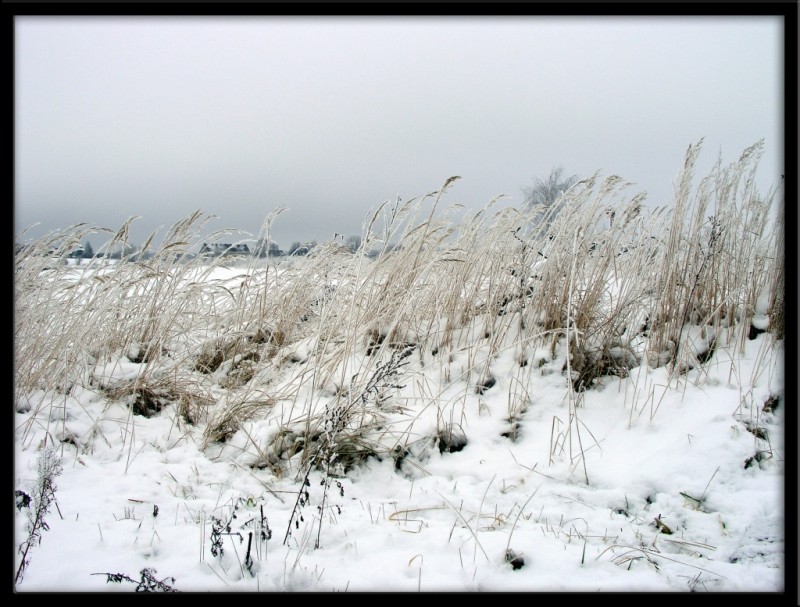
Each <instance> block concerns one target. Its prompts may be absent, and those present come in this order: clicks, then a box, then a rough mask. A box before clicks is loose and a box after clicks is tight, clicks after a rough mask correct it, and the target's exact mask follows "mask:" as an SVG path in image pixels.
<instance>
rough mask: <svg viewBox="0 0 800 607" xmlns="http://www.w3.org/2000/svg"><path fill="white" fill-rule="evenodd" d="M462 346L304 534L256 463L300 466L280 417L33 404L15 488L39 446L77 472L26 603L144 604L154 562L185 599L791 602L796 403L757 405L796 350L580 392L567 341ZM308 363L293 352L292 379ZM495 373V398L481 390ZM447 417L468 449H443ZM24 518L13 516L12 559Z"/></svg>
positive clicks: (736, 353)
mask: <svg viewBox="0 0 800 607" xmlns="http://www.w3.org/2000/svg"><path fill="white" fill-rule="evenodd" d="M476 327H477V325H476ZM467 333H469V338H470V339H474V340H476V341H477V342H480V339H481V332H480V330H479V329H476V328H475V327H472V328H471V329H469V331H467ZM465 339H466V337H465ZM509 339H510V338H509ZM698 339H699V336H698ZM705 339H709V337H708V336H706V338H705ZM462 341H463V340H462ZM718 341H722V340H718ZM458 343H459V341H458V339H456V340H454V342H453V344H454V345H453V346H452V356H451V357H450V362H449V364H445V363H443V362H441V360H440V362H437V363H435V364H434V363H430V361H429V360H428V361H427V362H426V361H424V360H423V361H420V359H419V357H416V356H415V355H412V356H411V357H410V360H412V361H413V364H411V365H409V367H408V368H406V369H405V370H404V371H405V374H404V379H403V381H402V382H401V383H404V384H406V387H405V388H404V389H402V390H399V391H398V396H399V397H403V396H405V397H407V401H406V406H405V408H404V407H398V410H397V411H395V412H394V413H393V415H396V416H398V418H402V419H405V420H406V422H407V424H412V423H413V430H412V432H413V435H414V436H415V437H416V439H415V440H414V441H412V442H410V443H409V444H408V445H407V447H408V454H407V455H406V456H405V457H404V458H400V457H398V458H390V457H384V458H383V459H382V461H378V460H377V459H376V458H369V459H367V460H366V462H364V463H361V464H359V465H356V466H354V467H353V468H351V469H350V470H349V471H348V472H347V474H345V475H344V476H342V477H340V478H335V479H330V480H331V484H330V487H329V490H328V494H327V498H326V503H325V511H324V515H323V516H322V517H321V519H320V517H319V515H318V511H317V506H319V505H320V502H321V500H322V498H323V489H324V487H323V485H321V483H324V482H325V477H324V476H323V474H322V472H320V471H312V472H311V474H310V476H309V481H310V485H309V486H308V487H307V489H308V492H309V502H310V503H309V504H307V505H306V506H304V507H300V508H299V509H298V512H299V513H300V514H301V515H302V517H303V518H302V520H300V519H298V517H297V516H293V508H294V505H295V503H296V500H297V496H298V490H299V489H300V488H301V487H302V485H301V482H300V480H299V479H298V478H297V477H296V475H295V474H289V475H284V476H280V475H278V474H276V473H275V472H274V471H273V470H272V469H271V468H270V466H265V467H262V468H259V467H258V466H253V464H254V463H256V462H258V461H259V459H261V460H262V461H263V457H266V453H267V451H268V449H269V448H272V449H273V452H272V453H273V456H274V457H279V458H280V457H283V458H286V457H288V455H287V452H285V451H284V452H283V454H282V455H281V453H280V451H281V450H280V448H278V449H277V450H278V454H276V453H275V452H274V449H275V443H274V441H273V439H274V437H275V436H276V435H277V433H278V429H279V428H278V425H277V422H276V420H277V419H284V420H288V419H290V418H291V417H292V415H293V413H292V411H290V410H288V409H286V410H282V409H284V408H286V407H287V405H286V403H278V404H276V405H275V409H274V410H273V413H274V414H273V416H272V417H271V418H268V419H253V420H251V421H248V422H246V423H245V424H243V426H242V428H241V429H240V430H239V431H238V432H236V433H235V434H234V435H233V436H231V437H230V439H229V440H228V441H226V442H225V443H211V444H208V445H204V441H203V439H202V428H201V426H199V425H198V426H192V425H189V424H187V423H185V422H183V423H182V422H180V420H179V417H178V415H177V413H176V404H174V403H170V404H167V405H166V406H165V407H164V408H163V409H162V410H161V411H160V412H159V413H157V414H156V415H154V416H152V417H149V418H147V417H142V416H139V415H133V414H132V413H131V410H130V408H129V407H128V406H126V403H125V402H124V401H123V402H121V401H110V400H109V399H108V398H107V396H106V395H105V394H104V393H102V392H101V391H100V390H99V388H98V389H89V388H82V387H75V388H74V389H73V391H72V392H71V393H70V394H69V395H63V394H62V395H56V396H55V397H54V396H53V395H52V393H49V394H45V393H43V392H38V393H33V394H30V395H28V396H27V397H26V400H25V402H24V403H18V405H17V412H16V413H15V460H16V461H15V466H16V468H15V470H16V472H15V489H17V490H23V491H25V492H26V493H28V494H32V493H33V492H34V488H35V486H36V483H37V463H38V459H39V457H40V454H41V450H40V449H39V447H40V446H41V445H42V444H43V443H44V439H45V437H46V436H49V437H50V440H51V441H53V439H55V442H56V445H57V449H58V451H57V452H58V455H59V456H60V457H61V458H62V463H63V472H62V474H61V475H59V476H58V477H57V478H56V479H55V481H56V485H57V491H56V493H55V499H56V504H57V509H51V511H50V512H49V513H48V514H47V516H46V522H47V525H48V528H47V529H46V530H45V531H43V532H42V537H41V543H40V544H37V545H34V546H33V547H32V548H31V550H30V552H29V555H28V556H29V564H28V567H27V568H26V570H25V572H24V577H23V578H22V581H21V582H20V583H18V584H17V585H16V590H17V591H18V592H44V591H55V590H57V591H88V592H131V591H133V590H134V589H135V587H136V586H135V584H134V583H131V581H130V580H134V581H135V582H139V580H140V572H141V571H142V570H144V569H145V568H150V569H152V570H155V573H154V574H153V575H154V577H155V578H157V579H158V580H164V581H165V583H166V584H168V585H169V586H171V587H172V588H175V589H177V590H179V591H228V590H235V591H261V592H267V591H319V592H328V591H348V592H390V591H392V592H394V591H396V592H417V591H503V592H512V591H516V592H538V591H547V592H556V591H603V592H617V591H619V592H636V591H647V592H652V591H675V592H687V591H689V590H695V591H725V592H745V591H746V592H751V591H757V592H783V591H786V590H787V588H786V585H785V576H786V570H785V563H784V558H785V538H784V536H783V519H784V517H785V514H786V513H785V512H784V504H783V496H784V488H783V487H784V482H785V471H784V460H783V454H784V413H785V408H786V404H785V402H784V401H783V400H780V401H779V404H778V406H777V407H775V408H773V409H767V410H765V407H764V404H765V402H766V401H767V399H769V398H770V396H775V395H781V394H782V390H783V381H784V378H783V368H782V365H783V362H782V361H783V351H782V347H783V344H782V342H778V341H775V340H774V339H773V337H772V336H771V335H770V334H768V333H764V334H760V335H758V336H757V337H756V338H755V339H751V340H746V341H745V342H744V350H743V351H742V350H740V349H739V346H738V343H737V342H736V341H735V340H731V341H730V342H729V343H728V344H727V345H726V343H725V342H724V341H723V343H722V345H718V346H717V348H716V351H715V352H714V354H713V356H712V357H711V359H710V360H709V361H707V362H706V363H705V364H704V365H703V366H702V367H698V368H695V369H691V370H689V371H687V372H686V373H685V374H683V375H679V376H678V377H670V375H669V373H668V371H667V369H666V368H664V367H661V368H649V367H647V366H646V365H642V366H639V367H636V368H634V369H632V370H631V371H630V374H629V375H628V377H625V378H620V377H614V376H607V377H603V378H601V379H600V380H598V384H596V385H594V386H593V387H592V388H590V389H588V390H586V391H585V392H580V393H570V392H569V391H568V390H567V381H566V378H565V376H564V373H562V366H563V362H564V360H565V353H564V351H563V348H561V349H560V350H559V351H558V353H557V355H556V357H555V358H554V359H551V358H550V356H549V354H548V353H546V352H531V351H530V349H529V350H528V352H527V358H528V360H529V365H530V367H526V368H524V369H523V368H522V367H520V363H519V360H520V357H521V356H522V355H523V350H521V349H520V348H514V347H501V348H499V349H493V348H491V347H489V346H488V345H486V347H475V348H473V349H471V350H469V351H467V350H466V349H461V350H460V349H459V346H458V345H456V344H458ZM705 343H707V342H705ZM312 349H313V343H312V341H311V340H305V341H303V342H300V343H297V344H295V345H294V354H293V357H292V360H290V361H288V362H287V363H286V369H292V368H294V369H297V368H298V366H302V365H303V364H305V363H304V361H305V360H306V359H308V358H309V356H310V351H311V350H312ZM428 359H430V357H428ZM539 360H541V361H543V363H544V364H542V365H541V366H539V363H538V362H537V361H539ZM470 361H471V362H472V364H473V365H474V367H473V371H472V372H471V373H470V372H469V364H470ZM141 366H142V365H139V364H135V363H133V362H130V361H129V360H128V359H126V358H125V357H123V356H122V355H121V354H120V358H119V359H118V360H116V361H111V362H107V363H104V364H102V365H98V367H97V368H96V370H95V372H96V374H97V376H98V377H99V378H102V381H101V382H100V384H99V385H106V384H108V382H119V381H124V380H126V379H130V378H132V377H136V376H137V373H138V369H139V368H140V367H141ZM356 367H357V365H356ZM484 368H487V369H488V370H489V371H490V374H491V376H492V377H493V378H495V384H494V385H492V386H491V387H490V388H487V389H485V390H484V391H483V393H482V394H477V393H476V391H475V390H473V389H472V387H473V386H474V385H477V382H479V381H481V380H482V378H481V377H479V373H478V372H477V371H475V370H474V369H484ZM292 373H298V371H296V370H295V371H293V372H289V371H287V372H286V373H285V374H284V375H282V376H280V375H279V376H277V377H278V378H277V379H275V381H276V382H280V381H285V382H291V381H292V378H293V377H295V375H293V374H292ZM308 398H309V399H310V398H311V395H310V394H309V395H308ZM300 400H301V401H302V397H301V398H300ZM399 402H403V401H402V398H400V399H399ZM420 403H424V404H420ZM512 414H513V420H512V419H511V417H512ZM404 415H405V417H403V416H404ZM437 420H438V421H440V422H443V423H444V422H453V423H456V424H458V425H460V426H461V428H463V431H464V433H465V434H466V436H467V437H468V441H469V442H468V444H467V445H466V446H465V447H464V448H463V449H462V450H460V451H456V452H452V453H450V452H447V451H446V450H444V451H443V452H441V451H440V450H439V448H437V446H436V445H435V444H434V443H433V441H432V440H430V439H431V436H433V435H434V434H435V429H436V427H437V425H438V424H437ZM513 424H516V425H513ZM393 428H394V431H396V432H397V433H398V434H402V430H403V427H402V426H400V425H397V426H393ZM504 433H505V434H507V436H503V434H504ZM270 445H272V447H270ZM256 446H258V448H256ZM259 449H262V450H263V453H260V452H259ZM757 454H759V455H758V456H757ZM294 457H295V458H297V457H299V454H298V455H295V456H294ZM337 483H340V486H339V485H338V484H337ZM262 512H263V516H264V517H265V519H263V520H262ZM234 514H235V515H236V518H232V516H233V515H234ZM215 519H216V520H221V521H223V523H225V522H228V521H230V525H231V533H232V535H221V536H217V538H216V539H218V540H220V539H221V542H222V543H221V547H222V552H221V554H219V553H218V554H217V555H216V556H215V555H213V554H212V546H213V539H214V524H215ZM27 520H28V519H27V510H26V509H24V508H23V509H21V510H19V511H18V513H17V516H16V534H15V547H16V546H19V545H20V543H21V542H22V541H23V540H24V539H25V537H26V534H27V529H28V528H27V527H26V523H27ZM295 521H297V523H296V524H295ZM267 526H268V528H269V530H270V531H271V538H270V539H266V540H265V539H262V537H261V535H260V534H261V532H262V531H264V532H265V534H266V529H267ZM287 529H289V530H290V531H291V533H290V535H289V536H288V537H287V539H286V542H285V543H284V537H285V536H286V535H287ZM667 531H669V533H667ZM251 533H252V537H253V539H252V544H251V550H250V555H251V564H250V567H248V566H247V565H246V563H245V559H246V555H247V547H248V542H249V537H250V534H251ZM237 534H240V535H237ZM240 537H241V539H240ZM317 540H319V547H316V542H317ZM507 554H508V555H509V556H508V560H507V556H506V555H507ZM15 558H16V560H15V570H16V568H17V566H18V564H19V555H18V554H17V555H16V557H15ZM513 559H517V560H515V561H514V562H515V564H520V563H521V566H519V567H515V566H512V563H511V562H509V561H510V560H513ZM98 574H102V575H98ZM106 574H123V575H125V576H127V577H128V579H127V580H126V579H123V580H122V581H121V582H119V583H114V582H108V581H107V579H108V576H107V575H106ZM173 578H174V580H173Z"/></svg>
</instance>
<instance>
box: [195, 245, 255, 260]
mask: <svg viewBox="0 0 800 607" xmlns="http://www.w3.org/2000/svg"><path fill="white" fill-rule="evenodd" d="M200 255H202V256H203V257H219V256H220V255H250V247H248V246H247V245H246V244H230V243H221V242H210V243H209V242H204V243H203V246H201V247H200Z"/></svg>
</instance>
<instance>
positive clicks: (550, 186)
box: [522, 167, 578, 223]
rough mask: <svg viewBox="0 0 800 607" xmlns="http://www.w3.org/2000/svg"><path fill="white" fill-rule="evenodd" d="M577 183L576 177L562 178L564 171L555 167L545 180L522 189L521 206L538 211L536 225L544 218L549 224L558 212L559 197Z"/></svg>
mask: <svg viewBox="0 0 800 607" xmlns="http://www.w3.org/2000/svg"><path fill="white" fill-rule="evenodd" d="M577 181H578V176H577V175H571V176H569V177H564V169H563V168H561V167H556V168H554V169H552V170H551V171H550V174H549V175H548V176H547V177H546V178H545V179H536V181H535V182H534V184H533V185H532V186H527V187H523V188H522V194H523V196H524V198H523V205H524V207H525V209H527V210H531V209H536V208H538V209H539V213H538V214H537V223H538V222H540V221H542V220H543V219H544V217H545V216H547V217H548V222H550V221H552V219H553V218H554V217H555V216H556V214H557V213H558V211H559V208H558V206H559V204H560V199H561V196H562V195H563V194H564V192H566V191H567V190H568V189H569V188H571V187H572V186H573V185H575V183H577Z"/></svg>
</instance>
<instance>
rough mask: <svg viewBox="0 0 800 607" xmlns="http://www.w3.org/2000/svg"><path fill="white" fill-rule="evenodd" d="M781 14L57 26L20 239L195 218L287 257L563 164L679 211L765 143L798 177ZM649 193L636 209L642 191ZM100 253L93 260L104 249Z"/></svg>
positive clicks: (37, 83) (33, 132) (769, 156)
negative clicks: (374, 216) (687, 156)
mask: <svg viewBox="0 0 800 607" xmlns="http://www.w3.org/2000/svg"><path fill="white" fill-rule="evenodd" d="M782 32H783V23H782V19H781V18H780V17H723V16H718V17H694V16H687V17H544V16H517V17H503V18H490V17H449V18H433V17H405V18H398V17H391V18H385V17H370V18H367V17H351V18H343V17H318V18H309V17H296V18H290V17H250V16H248V17H38V16H17V17H16V18H15V20H14V33H15V45H14V53H15V82H14V84H15V95H14V102H15V173H14V174H15V198H14V210H15V232H16V233H17V234H19V233H20V231H21V230H22V229H24V228H26V227H28V226H30V225H31V224H34V223H37V222H38V223H40V224H41V225H40V226H39V227H37V228H36V229H35V230H33V231H32V232H30V235H32V236H34V237H39V236H41V235H42V234H44V233H45V232H46V231H49V230H53V229H58V228H63V227H67V226H69V225H71V224H74V223H78V222H88V223H90V224H92V225H97V226H104V227H109V228H114V229H116V228H118V227H120V226H121V225H122V223H123V222H124V221H125V220H126V219H128V218H129V217H131V216H134V215H138V216H141V217H142V218H141V219H139V220H137V221H136V222H135V223H134V230H133V231H132V241H133V242H134V243H137V241H138V243H141V241H142V240H144V238H145V237H146V236H147V235H149V233H150V232H152V231H154V230H157V229H158V230H159V233H163V232H164V231H165V230H166V228H168V227H169V226H171V225H172V224H174V223H175V222H176V221H178V220H180V219H182V218H184V217H186V216H187V215H188V214H189V213H191V212H192V211H193V210H195V209H201V210H203V211H206V212H208V213H211V214H214V215H216V216H218V217H219V219H218V220H215V221H214V222H213V223H212V224H210V225H211V227H213V228H238V229H242V230H247V231H250V232H253V233H256V232H258V230H259V228H260V226H261V223H262V222H263V220H264V218H265V216H266V215H267V214H268V213H269V212H270V211H271V210H273V209H275V208H278V207H286V208H287V209H288V211H287V212H285V213H283V214H282V215H281V216H280V217H279V218H278V219H277V220H276V222H275V224H274V229H273V239H274V240H276V241H277V242H278V243H279V245H281V246H282V247H284V248H286V247H288V245H289V244H291V242H292V241H295V240H299V241H306V240H312V239H316V240H318V241H320V242H322V241H326V240H328V239H330V238H331V237H332V236H333V234H334V232H338V233H340V234H345V235H351V234H359V233H361V229H362V225H363V222H364V219H365V217H366V216H367V215H368V213H369V211H370V210H371V209H372V210H374V209H375V208H377V206H378V205H379V204H380V203H382V202H383V201H385V200H395V199H396V198H397V197H398V196H400V197H401V198H402V199H403V200H407V199H409V198H413V197H415V196H419V195H424V194H426V193H427V192H431V191H433V190H436V189H438V188H439V187H440V186H441V185H442V184H443V182H444V181H445V180H446V179H447V178H448V177H450V176H453V175H459V176H461V177H462V179H461V180H460V181H458V182H457V183H456V184H454V186H453V187H452V189H451V190H450V191H449V193H448V194H447V196H446V197H445V201H447V202H451V203H456V202H457V203H461V204H464V205H466V206H467V207H469V208H474V209H478V208H480V207H482V206H484V205H485V204H486V203H487V202H489V200H490V199H492V198H493V197H495V196H497V195H501V194H504V195H507V196H508V198H507V199H506V200H505V203H506V204H520V203H521V201H522V195H521V188H522V187H523V186H526V185H530V184H531V183H532V182H533V181H534V179H535V178H537V177H544V176H546V175H547V174H548V173H549V172H550V170H551V169H552V168H553V167H555V166H562V167H563V168H564V170H565V172H566V173H567V174H577V175H579V176H581V177H585V176H588V175H591V174H593V173H594V172H595V171H598V170H599V171H601V172H602V173H603V174H604V175H609V174H618V175H621V176H622V177H625V178H626V179H628V180H629V181H632V182H634V183H635V184H636V186H635V187H634V189H635V191H639V190H646V191H647V192H648V200H649V201H650V202H651V203H652V204H654V205H656V204H658V205H660V204H666V203H668V202H669V201H670V197H671V194H672V189H673V181H674V179H675V177H676V176H677V175H678V173H679V171H680V168H681V165H682V161H683V155H684V152H685V150H686V148H687V146H688V145H689V144H691V143H695V142H697V141H698V140H699V139H700V138H705V142H704V145H703V153H702V155H701V163H700V169H699V172H700V173H701V174H702V175H704V174H705V173H706V172H707V171H708V170H710V168H711V166H712V165H713V163H714V162H715V161H716V159H717V157H718V155H719V154H720V153H721V154H722V156H723V159H724V161H725V162H732V161H734V160H736V159H737V158H738V157H739V154H740V153H741V152H742V151H743V150H744V148H746V147H747V146H749V145H751V144H753V143H755V142H756V141H758V140H759V139H762V138H763V139H765V140H766V152H765V155H764V157H763V159H762V162H761V165H760V169H759V173H760V174H761V179H762V181H761V184H762V187H763V188H764V189H766V188H767V187H769V186H770V185H772V184H775V183H776V182H777V181H778V179H779V177H780V174H781V173H783V168H782V166H783V158H782V151H781V150H782V145H783V141H782V140H783V88H782V87H783V61H782V57H783V37H782V36H783V33H782ZM635 191H634V192H632V193H631V194H633V193H635ZM96 245H97V243H95V246H96Z"/></svg>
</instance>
